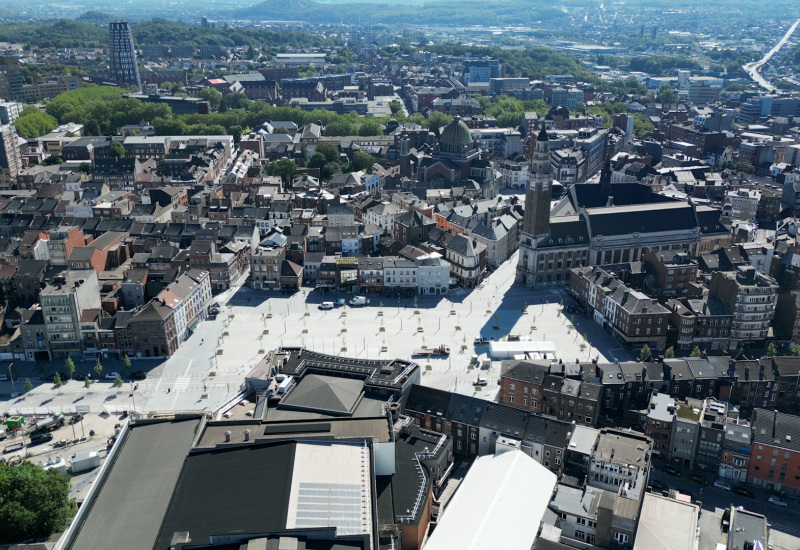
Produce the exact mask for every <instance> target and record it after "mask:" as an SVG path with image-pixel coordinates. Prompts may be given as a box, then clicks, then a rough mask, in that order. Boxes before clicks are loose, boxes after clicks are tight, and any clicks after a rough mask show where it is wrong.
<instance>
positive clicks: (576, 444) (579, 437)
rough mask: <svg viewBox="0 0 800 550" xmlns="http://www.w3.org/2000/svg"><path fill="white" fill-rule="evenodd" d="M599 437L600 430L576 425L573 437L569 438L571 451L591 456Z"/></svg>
mask: <svg viewBox="0 0 800 550" xmlns="http://www.w3.org/2000/svg"><path fill="white" fill-rule="evenodd" d="M599 435H600V430H597V429H595V428H590V427H589V426H581V425H580V424H576V425H575V429H574V430H573V431H572V436H571V437H570V438H569V450H570V451H575V452H578V453H581V454H584V455H591V454H592V450H593V449H594V444H595V443H597V437H598V436H599Z"/></svg>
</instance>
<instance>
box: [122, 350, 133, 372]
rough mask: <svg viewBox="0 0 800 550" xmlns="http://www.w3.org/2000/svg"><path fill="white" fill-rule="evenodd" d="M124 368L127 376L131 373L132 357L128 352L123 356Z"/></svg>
mask: <svg viewBox="0 0 800 550" xmlns="http://www.w3.org/2000/svg"><path fill="white" fill-rule="evenodd" d="M122 368H124V369H125V376H130V375H131V358H130V357H128V354H127V353H126V354H125V355H123V356H122Z"/></svg>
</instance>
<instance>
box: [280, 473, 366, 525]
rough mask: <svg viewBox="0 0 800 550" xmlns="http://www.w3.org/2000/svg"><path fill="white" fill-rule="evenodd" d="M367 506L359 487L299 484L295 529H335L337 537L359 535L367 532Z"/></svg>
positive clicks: (333, 484) (331, 484) (350, 485)
mask: <svg viewBox="0 0 800 550" xmlns="http://www.w3.org/2000/svg"><path fill="white" fill-rule="evenodd" d="M368 506H369V504H368V503H367V502H366V499H365V495H364V494H363V492H362V490H361V486H360V485H354V484H346V483H300V485H299V495H298V498H297V512H296V515H295V518H296V519H295V525H296V526H297V527H336V532H337V535H359V534H361V533H364V532H366V530H365V527H366V528H367V529H369V527H368V525H367V526H365V522H366V517H367V514H366V513H365V512H366V509H365V507H368Z"/></svg>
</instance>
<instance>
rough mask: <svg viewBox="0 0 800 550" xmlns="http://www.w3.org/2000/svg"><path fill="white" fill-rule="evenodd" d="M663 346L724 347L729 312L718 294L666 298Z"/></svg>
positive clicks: (729, 326)
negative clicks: (666, 325)
mask: <svg viewBox="0 0 800 550" xmlns="http://www.w3.org/2000/svg"><path fill="white" fill-rule="evenodd" d="M666 307H667V309H669V310H670V317H669V321H670V326H669V332H668V333H667V347H670V346H671V347H674V348H675V349H676V350H683V351H689V350H692V349H694V346H698V347H699V348H700V349H701V350H706V351H707V350H719V349H727V348H728V344H729V342H730V334H731V326H732V324H733V313H732V312H731V310H730V309H728V306H727V305H725V302H723V301H722V300H720V299H718V298H711V299H708V298H683V299H676V298H670V299H668V300H667V302H666Z"/></svg>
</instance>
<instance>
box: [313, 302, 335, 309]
mask: <svg viewBox="0 0 800 550" xmlns="http://www.w3.org/2000/svg"><path fill="white" fill-rule="evenodd" d="M317 307H319V309H333V302H322V303H321V304H320V305H319V306H317Z"/></svg>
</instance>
